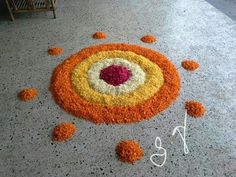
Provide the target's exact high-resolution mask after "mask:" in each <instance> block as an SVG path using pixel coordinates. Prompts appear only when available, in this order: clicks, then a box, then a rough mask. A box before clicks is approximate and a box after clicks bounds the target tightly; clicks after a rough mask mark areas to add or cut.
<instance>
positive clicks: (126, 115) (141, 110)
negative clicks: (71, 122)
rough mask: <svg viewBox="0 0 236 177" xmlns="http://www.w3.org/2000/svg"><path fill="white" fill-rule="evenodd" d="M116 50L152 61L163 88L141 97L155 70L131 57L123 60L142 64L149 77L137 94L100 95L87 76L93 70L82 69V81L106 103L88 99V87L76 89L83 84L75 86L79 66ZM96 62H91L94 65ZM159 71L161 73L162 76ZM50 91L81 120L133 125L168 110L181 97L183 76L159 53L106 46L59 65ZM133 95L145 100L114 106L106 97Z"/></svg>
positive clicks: (90, 50)
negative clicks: (99, 55) (162, 80)
mask: <svg viewBox="0 0 236 177" xmlns="http://www.w3.org/2000/svg"><path fill="white" fill-rule="evenodd" d="M115 51H119V52H120V53H122V52H123V53H125V52H132V53H134V54H136V55H139V56H140V58H142V59H144V60H146V59H148V60H150V61H151V63H152V66H153V64H154V65H156V69H155V72H156V73H159V76H157V77H155V78H156V79H157V80H158V79H159V82H158V83H159V87H155V89H151V91H152V90H155V93H153V94H151V95H149V97H148V96H146V93H147V91H146V90H145V92H144V93H141V94H140V93H139V92H137V91H138V90H139V89H141V88H145V85H146V83H148V82H149V80H150V79H151V78H153V76H152V74H153V73H151V72H154V71H148V70H145V62H142V63H139V62H138V61H137V60H136V59H137V58H138V57H134V58H135V59H134V58H133V60H132V59H131V58H130V57H128V56H130V55H128V56H126V57H119V58H122V59H125V60H127V61H132V62H133V63H135V64H138V65H139V66H140V67H141V68H142V69H143V71H144V72H145V74H146V78H145V82H144V83H143V84H141V85H140V86H138V87H137V88H136V89H134V90H133V91H131V92H129V93H121V94H118V95H112V94H107V93H106V94H104V93H99V92H98V91H97V90H95V89H94V88H93V87H92V86H91V85H89V82H90V81H89V78H88V74H87V73H86V71H88V70H89V67H87V68H84V67H83V68H81V70H82V71H80V72H83V73H84V76H83V77H80V78H84V79H79V80H82V81H83V80H84V81H85V82H84V83H86V86H87V87H86V89H88V90H90V91H92V92H91V93H96V95H97V96H100V98H102V100H98V99H97V98H96V99H92V100H91V99H89V98H91V97H86V98H85V96H84V95H82V94H81V92H84V91H83V89H84V88H85V87H84V85H82V86H81V87H79V88H80V91H79V90H78V89H76V86H79V85H78V83H74V80H73V77H74V76H73V75H74V71H77V70H76V68H77V67H80V66H82V65H83V63H84V64H86V63H87V64H88V63H90V60H89V59H90V57H95V56H96V54H99V53H101V52H105V53H106V52H108V53H109V52H111V53H113V52H114V53H116V52H115ZM111 56H112V55H111ZM115 56H117V55H115ZM105 58H106V57H105ZM112 58H114V57H112ZM115 58H117V57H115ZM96 59H97V60H96ZM100 60H104V57H101V58H100ZM100 60H99V59H98V58H96V57H95V60H94V62H95V63H96V62H99V61H100ZM83 61H87V62H83ZM94 62H91V64H92V63H94ZM149 63H150V62H149ZM87 66H89V65H87ZM150 66H151V65H150ZM157 68H160V70H158V69H157ZM159 71H161V73H162V75H161V74H160V72H159ZM131 74H132V73H131ZM160 76H161V77H160ZM162 77H163V78H164V83H161V82H160V81H161V80H160V78H162ZM127 82H128V81H127ZM81 88H83V89H81ZM152 88H153V85H152ZM50 90H51V92H52V94H53V97H54V98H55V100H56V102H57V103H58V104H59V105H60V106H61V107H62V108H63V109H65V110H66V111H67V112H69V113H72V114H73V115H75V116H77V117H81V118H84V119H87V120H90V121H93V122H95V123H131V122H138V121H141V120H144V119H148V118H151V117H153V116H154V115H156V114H158V113H159V112H161V111H163V110H165V109H166V108H167V107H168V106H169V105H170V104H171V103H172V102H173V101H174V100H175V99H176V98H177V96H178V94H179V90H180V77H179V74H178V72H177V70H176V68H175V66H174V65H173V64H172V63H171V62H170V61H169V60H168V59H167V58H166V57H165V56H163V55H162V54H160V53H158V52H156V51H153V50H151V49H147V48H143V47H140V46H137V45H130V44H102V45H98V46H91V47H88V48H85V49H82V50H81V51H80V52H78V53H76V54H74V55H72V56H71V57H70V58H68V59H66V60H65V61H64V62H63V63H62V64H60V65H58V66H57V67H56V69H55V70H54V72H53V75H52V78H51V86H50ZM81 90H82V91H81ZM149 91H150V90H149ZM149 91H148V93H149ZM84 93H86V92H84ZM132 93H139V94H140V95H139V97H140V98H142V99H140V100H139V101H137V100H136V99H133V101H132V99H130V104H129V102H127V101H125V100H122V101H124V102H123V103H122V102H120V103H119V104H118V105H116V104H114V103H113V102H112V101H111V102H109V101H108V102H107V100H106V98H109V97H111V98H112V97H117V96H118V97H122V96H123V97H124V98H125V96H128V95H129V94H131V95H132ZM87 94H88V92H87ZM102 95H104V97H101V96H102ZM128 98H131V97H128ZM104 100H106V101H104ZM114 101H115V99H114Z"/></svg>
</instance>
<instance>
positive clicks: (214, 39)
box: [0, 0, 236, 177]
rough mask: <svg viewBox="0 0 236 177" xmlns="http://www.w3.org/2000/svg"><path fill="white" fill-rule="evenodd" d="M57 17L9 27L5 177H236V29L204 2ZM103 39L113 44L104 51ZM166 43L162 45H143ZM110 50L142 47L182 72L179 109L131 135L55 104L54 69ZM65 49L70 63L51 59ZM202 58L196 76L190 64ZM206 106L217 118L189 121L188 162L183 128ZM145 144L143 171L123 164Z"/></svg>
mask: <svg viewBox="0 0 236 177" xmlns="http://www.w3.org/2000/svg"><path fill="white" fill-rule="evenodd" d="M59 4H60V5H59V7H58V10H57V16H58V18H57V19H55V20H54V19H52V14H51V13H48V14H41V13H39V14H33V15H31V14H29V15H17V17H16V21H15V22H14V23H12V22H10V21H7V20H2V21H0V83H1V84H0V104H1V105H0V111H1V114H0V132H1V136H0V176H1V177H32V176H34V177H65V176H70V177H78V176H79V177H95V176H98V177H99V176H112V177H113V176H117V177H141V176H144V177H152V176H163V177H164V176H165V177H183V176H186V177H193V176H194V177H203V176H207V177H209V176H214V177H222V176H227V177H233V176H235V174H236V138H235V137H236V132H235V131H236V127H235V125H236V124H235V115H236V109H235V107H236V100H235V97H236V87H235V86H236V42H235V41H236V23H235V22H234V21H233V20H232V19H230V18H229V17H227V16H226V15H225V14H223V13H222V12H221V11H219V10H217V9H216V8H215V7H213V6H212V5H210V4H209V3H207V2H206V1H203V0H188V1H187V0H169V1H164V0H160V1H157V0H149V1H144V0H119V1H118V0H104V1H97V0H87V1H83V0H67V1H60V2H59ZM95 31H104V32H106V33H107V34H108V35H109V38H108V39H106V40H104V41H96V40H93V39H92V38H91V34H93V33H94V32H95ZM147 33H151V34H153V35H155V36H157V37H158V42H157V43H155V44H154V45H148V44H144V43H142V42H141V41H139V38H140V37H141V36H143V35H145V34H147ZM104 42H124V43H135V44H138V45H141V46H145V47H149V48H152V49H154V50H157V51H160V52H162V53H163V54H165V55H166V56H167V57H168V58H169V59H170V60H171V61H172V62H173V63H174V64H175V65H176V66H177V68H178V71H179V73H180V74H181V78H182V88H181V93H180V96H179V98H178V100H177V101H176V102H175V103H174V104H173V105H171V106H170V107H169V108H168V109H167V110H165V111H164V112H162V113H161V114H159V115H158V116H156V117H155V118H153V119H151V120H147V121H143V122H140V123H136V124H130V125H95V124H93V123H90V122H87V121H84V120H81V119H77V118H75V117H73V116H71V115H69V114H67V113H66V112H64V111H63V110H62V109H60V108H59V106H58V105H57V104H56V103H55V102H54V101H53V99H52V96H51V93H50V92H49V90H48V86H49V81H50V76H51V73H52V70H53V68H54V67H55V66H56V65H57V64H58V63H60V62H61V61H62V60H64V59H66V58H67V57H68V56H70V55H71V54H73V53H75V52H77V51H79V50H80V49H82V48H84V47H87V46H89V45H94V44H99V43H104ZM54 45H58V46H61V47H63V48H64V49H65V51H64V53H63V55H61V56H59V57H52V56H48V55H47V48H48V47H51V46H54ZM184 58H195V59H196V60H197V61H198V62H199V63H200V64H201V68H200V69H199V70H198V71H197V72H194V73H189V72H186V71H185V70H183V69H182V68H181V65H180V64H181V60H182V59H184ZM27 86H34V87H37V88H38V89H39V90H40V96H39V97H38V98H37V99H36V100H34V101H33V102H29V103H23V102H20V101H19V100H18V99H17V97H16V94H17V93H18V91H19V90H21V89H22V88H24V87H27ZM189 99H196V100H198V101H200V102H202V103H203V104H204V105H205V106H206V109H207V113H206V115H205V116H204V117H203V118H202V119H198V120H195V119H192V118H189V119H188V120H187V144H188V147H189V150H190V152H189V154H187V155H184V153H183V142H182V140H181V139H180V136H179V135H176V136H171V133H172V131H173V129H174V127H176V126H178V125H182V124H183V118H184V116H183V115H184V109H183V107H184V102H185V101H186V100H189ZM64 121H73V122H74V123H75V124H76V126H77V128H78V131H77V134H76V136H74V137H73V139H71V140H70V141H68V142H66V143H52V142H51V140H50V138H51V131H52V128H53V127H54V126H55V125H57V124H58V123H60V122H64ZM156 136H160V137H161V139H162V143H163V145H162V146H163V147H164V148H165V149H166V150H167V161H166V164H165V165H164V166H163V167H162V168H158V167H155V166H154V165H152V163H151V162H150V160H149V157H150V156H151V154H153V153H155V152H156V149H155V147H154V140H155V137H156ZM122 139H136V140H138V141H140V144H141V146H142V147H143V148H144V149H145V156H144V157H143V159H142V160H140V161H139V162H137V163H136V164H135V165H127V164H124V163H121V162H119V161H118V160H117V158H116V155H115V153H114V147H115V145H116V144H117V143H118V142H119V141H120V140H122Z"/></svg>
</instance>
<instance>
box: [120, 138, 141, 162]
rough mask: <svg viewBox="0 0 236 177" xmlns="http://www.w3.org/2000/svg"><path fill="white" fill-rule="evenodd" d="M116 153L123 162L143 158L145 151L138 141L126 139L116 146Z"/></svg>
mask: <svg viewBox="0 0 236 177" xmlns="http://www.w3.org/2000/svg"><path fill="white" fill-rule="evenodd" d="M116 154H117V155H118V157H119V159H120V160H121V161H122V162H127V163H134V162H135V161H137V160H140V159H141V158H142V156H143V155H144V151H143V149H142V148H141V147H140V145H139V143H138V142H136V141H134V140H124V141H121V142H120V143H119V144H118V145H117V146H116Z"/></svg>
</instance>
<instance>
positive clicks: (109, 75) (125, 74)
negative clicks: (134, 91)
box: [100, 65, 131, 86]
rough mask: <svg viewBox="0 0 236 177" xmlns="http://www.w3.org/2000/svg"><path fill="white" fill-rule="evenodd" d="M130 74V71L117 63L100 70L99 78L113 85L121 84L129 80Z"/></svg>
mask: <svg viewBox="0 0 236 177" xmlns="http://www.w3.org/2000/svg"><path fill="white" fill-rule="evenodd" d="M130 76H131V73H130V71H129V70H128V69H127V68H126V67H124V66H119V65H111V66H109V67H107V68H104V69H102V70H101V71H100V79H102V80H104V81H105V82H106V83H108V84H110V85H113V86H119V85H121V84H123V83H124V82H126V81H127V80H129V78H130Z"/></svg>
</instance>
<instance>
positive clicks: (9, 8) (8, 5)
mask: <svg viewBox="0 0 236 177" xmlns="http://www.w3.org/2000/svg"><path fill="white" fill-rule="evenodd" d="M6 4H7V8H8V11H9V13H10V16H11V20H12V21H14V20H15V18H14V15H13V13H12V10H11V7H10V4H9V2H8V0H6Z"/></svg>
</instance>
